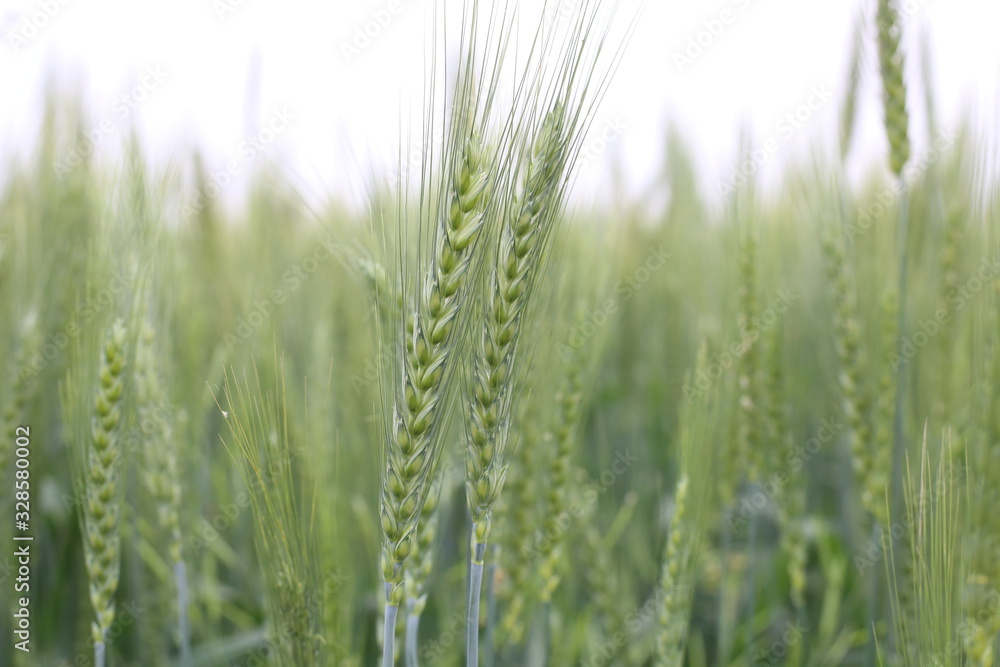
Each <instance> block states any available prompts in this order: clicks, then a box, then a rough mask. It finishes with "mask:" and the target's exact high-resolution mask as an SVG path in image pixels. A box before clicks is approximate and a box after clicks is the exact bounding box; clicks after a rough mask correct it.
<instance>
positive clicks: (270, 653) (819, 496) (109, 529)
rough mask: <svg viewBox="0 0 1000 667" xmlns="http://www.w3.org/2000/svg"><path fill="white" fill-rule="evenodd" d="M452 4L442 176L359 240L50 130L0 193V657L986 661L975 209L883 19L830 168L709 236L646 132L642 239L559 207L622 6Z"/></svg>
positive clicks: (734, 213)
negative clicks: (869, 124)
mask: <svg viewBox="0 0 1000 667" xmlns="http://www.w3.org/2000/svg"><path fill="white" fill-rule="evenodd" d="M461 4H462V9H461V12H459V14H456V15H452V14H450V12H449V11H444V12H442V13H441V14H440V15H439V14H437V13H435V15H434V17H433V20H432V23H431V25H432V29H431V31H430V32H429V35H428V37H429V43H430V45H431V52H432V53H433V56H432V57H431V58H429V63H430V67H429V71H430V74H429V76H428V86H427V93H426V98H425V104H426V108H425V109H424V110H423V111H424V112H425V117H424V119H423V122H422V124H421V127H422V130H421V134H422V136H420V137H419V138H418V139H417V141H419V142H420V144H421V148H420V151H419V153H420V155H421V156H422V158H423V161H422V163H421V164H420V165H419V169H418V170H416V173H410V171H408V170H406V169H403V168H402V167H403V166H405V165H404V164H402V163H401V164H400V170H399V171H398V172H397V174H398V175H397V182H395V183H390V184H386V185H383V184H373V186H372V201H371V206H370V209H369V211H368V212H367V213H366V214H365V215H363V216H362V215H359V214H354V213H350V212H348V211H347V210H346V209H344V210H342V209H340V208H337V207H333V208H332V209H331V210H330V211H324V212H322V213H316V212H315V211H312V210H311V209H310V208H309V207H308V206H306V205H305V204H303V203H302V202H301V201H300V200H299V198H298V196H297V195H296V194H295V193H294V191H295V189H294V188H292V187H290V186H289V187H285V186H284V185H283V184H282V185H278V186H275V185H274V182H276V181H280V179H278V178H277V177H275V175H274V174H273V173H268V174H266V175H265V176H264V177H262V178H261V180H260V181H258V182H255V183H254V185H253V186H252V187H251V204H250V205H249V206H248V207H247V213H246V214H245V218H244V219H240V222H241V223H242V224H226V223H227V222H228V221H229V219H230V217H229V216H227V214H226V213H224V212H223V210H222V209H221V208H220V207H216V206H214V205H211V203H209V204H210V205H208V206H206V207H205V208H204V209H200V210H199V211H197V212H196V213H195V214H193V216H192V217H191V220H190V221H187V220H185V223H184V224H174V223H176V219H175V218H176V217H177V216H176V215H175V213H176V211H175V209H176V208H177V206H176V204H177V202H178V201H180V200H183V195H184V188H183V187H179V186H178V185H177V183H176V182H175V181H174V180H173V179H172V178H170V177H169V176H168V175H163V176H159V175H157V174H155V173H153V172H152V170H150V168H149V167H148V166H147V165H146V163H145V161H144V159H143V156H142V152H141V151H140V149H139V143H138V140H137V139H135V138H132V139H130V140H129V141H128V142H126V152H125V155H124V164H123V167H122V168H121V169H120V170H115V171H114V172H111V173H109V172H108V171H106V170H102V169H101V168H100V167H99V166H98V165H96V164H93V163H91V162H89V161H84V162H83V164H81V166H79V167H78V168H76V169H74V170H73V171H71V172H69V173H67V174H62V173H60V174H59V175H58V177H56V176H55V175H54V174H53V173H52V170H51V165H52V164H53V163H55V162H58V159H59V156H60V151H61V150H62V148H61V147H65V146H66V145H73V142H74V141H76V140H78V139H79V136H80V133H81V132H82V131H84V128H85V127H86V124H85V123H84V122H83V121H82V120H81V112H80V111H79V109H76V108H72V107H70V108H68V109H66V108H61V107H60V103H59V102H58V100H57V99H55V98H53V99H52V100H50V102H49V104H48V107H47V115H46V118H45V119H44V122H43V131H42V137H43V139H42V142H41V145H40V147H39V148H38V154H37V155H36V156H35V157H34V158H33V159H34V160H35V162H32V163H29V164H27V165H17V166H15V167H12V170H11V174H12V175H11V176H10V177H9V179H8V181H7V182H5V183H4V185H3V189H2V190H0V304H2V306H3V308H4V313H5V316H4V317H3V319H2V320H0V330H2V340H0V342H2V344H3V346H4V347H3V349H4V352H5V353H6V354H7V359H9V363H10V368H9V378H10V381H9V382H7V383H5V385H4V386H3V391H0V401H2V405H0V407H2V410H0V422H2V425H3V433H4V434H5V435H4V438H5V439H4V440H3V442H2V443H0V467H2V469H3V470H4V471H5V473H4V474H6V475H7V476H8V478H10V477H11V476H12V472H11V471H12V470H13V465H12V456H13V451H14V450H13V449H12V440H11V439H10V438H7V435H9V434H11V433H13V432H14V431H13V430H14V428H15V427H16V426H19V425H22V424H30V425H31V426H32V433H33V434H35V435H33V443H34V444H33V445H32V447H33V449H32V461H31V466H32V467H31V473H30V492H31V494H32V495H31V499H32V507H33V512H34V513H35V514H34V515H33V519H32V526H33V530H36V531H37V533H36V541H35V542H34V543H33V544H34V545H36V552H35V553H38V554H44V557H42V556H39V557H38V558H37V559H36V560H35V561H34V562H33V563H32V568H33V571H34V572H36V573H37V574H36V575H33V576H34V577H35V578H33V579H32V583H31V585H32V589H31V592H30V595H32V598H31V600H32V607H31V610H32V611H31V613H32V619H33V623H34V625H33V628H34V632H35V633H36V637H37V643H36V644H35V645H36V646H37V647H38V649H37V651H35V652H34V653H25V652H23V651H18V650H16V649H13V648H12V647H11V646H9V645H8V644H7V643H6V641H7V640H0V664H12V665H19V666H20V667H32V666H33V665H52V664H60V665H63V664H65V665H70V664H72V665H82V664H95V665H98V666H99V667H106V666H108V665H114V664H136V665H154V666H159V665H181V667H193V666H194V665H215V664H230V665H233V664H245V665H259V664H268V663H274V664H280V665H284V666H287V667H292V666H295V667H299V666H303V665H346V666H351V667H353V666H356V665H360V664H371V663H372V662H374V661H376V660H377V659H378V657H379V656H380V657H381V664H382V665H383V667H393V666H394V665H397V664H400V663H403V664H405V665H407V667H417V665H446V666H453V665H459V664H465V665H468V666H476V667H478V666H479V665H487V666H489V667H492V666H495V665H503V664H510V665H528V666H529V667H537V666H538V665H546V664H547V665H570V664H581V665H587V666H588V667H598V666H604V665H628V666H632V665H635V666H647V665H650V664H653V665H659V666H664V667H667V666H669V667H682V666H683V665H691V666H692V667H707V666H708V665H725V666H726V667H729V666H731V665H747V664H750V665H751V666H754V665H775V664H787V665H791V666H792V667H804V666H813V665H816V666H819V665H832V664H849V665H864V666H867V665H875V664H886V665H896V664H902V665H913V666H917V667H926V666H927V665H935V666H936V665H945V666H948V667H963V666H970V667H992V666H993V665H994V664H996V657H995V656H996V651H997V649H998V639H1000V513H998V512H997V511H996V507H997V502H998V501H1000V490H998V489H1000V472H998V471H1000V463H998V462H1000V418H998V415H1000V334H998V331H1000V318H998V316H997V313H998V312H1000V310H998V308H1000V277H998V274H1000V253H998V252H997V251H996V249H997V248H998V247H1000V246H998V245H997V234H996V230H997V229H998V228H1000V204H998V202H1000V196H997V194H998V193H1000V187H998V185H997V183H996V182H995V177H993V176H990V175H989V170H988V169H986V167H989V166H990V161H991V160H995V156H990V155H989V153H988V151H987V150H985V149H982V147H981V146H979V145H978V143H977V137H976V136H975V135H974V133H973V132H972V130H971V129H965V130H963V132H961V133H958V132H955V133H948V132H945V131H944V130H942V129H941V128H940V127H939V126H938V120H937V116H936V113H935V104H934V96H933V87H932V83H931V76H930V75H929V74H928V70H929V66H927V62H929V57H928V55H927V49H926V47H925V50H924V52H923V58H924V63H923V64H924V65H925V72H924V81H923V82H922V83H923V85H924V89H925V92H926V94H925V96H924V101H923V104H924V106H925V112H926V114H925V115H926V117H927V118H928V123H927V126H928V132H927V135H928V138H929V139H928V143H930V144H931V145H932V148H933V151H932V152H928V151H931V149H928V151H918V150H916V148H915V147H916V145H917V144H916V142H913V143H912V144H911V140H912V137H913V136H914V134H915V130H914V127H913V124H911V122H910V117H911V111H912V108H913V105H914V102H913V99H912V96H913V93H912V89H914V88H915V87H914V86H913V85H912V84H913V81H910V80H908V79H907V77H906V74H905V72H908V71H910V70H908V69H907V68H906V67H904V48H903V46H902V43H903V42H902V37H903V30H904V25H903V21H902V19H901V16H900V8H899V3H898V1H893V0H878V1H877V2H874V3H872V6H871V7H869V6H867V5H865V9H864V12H863V13H861V14H860V15H859V19H858V21H857V23H856V31H855V39H854V40H853V46H852V51H851V59H850V64H849V67H848V70H847V71H848V76H847V77H846V82H845V85H844V86H843V91H842V104H841V119H840V120H841V122H840V124H839V129H840V142H839V148H840V151H839V155H838V156H837V157H836V158H835V159H834V160H833V164H832V165H831V164H827V163H824V160H823V159H820V158H816V161H815V163H814V164H813V165H812V168H804V169H800V170H796V171H795V173H794V174H791V175H786V176H785V177H784V178H785V182H784V184H783V185H782V188H781V192H780V194H779V195H777V196H776V197H775V198H773V199H771V200H767V199H765V198H762V197H759V196H758V194H759V190H758V184H757V183H756V182H754V179H753V178H749V179H748V182H747V183H746V184H745V186H744V187H742V188H741V189H740V190H739V191H737V192H734V193H732V194H731V195H730V196H729V197H728V199H727V200H726V202H725V205H724V206H723V207H722V210H721V211H715V210H713V209H711V208H710V207H709V206H708V205H707V204H706V202H705V201H704V200H703V198H702V197H701V195H700V194H699V187H698V182H697V181H698V177H697V175H696V174H697V170H696V169H695V168H694V166H693V160H692V158H691V155H690V154H689V153H688V152H687V151H686V147H685V145H684V142H683V141H682V139H681V137H680V136H679V133H678V132H676V131H671V132H670V133H668V142H667V146H666V155H665V158H664V160H665V163H666V165H667V168H666V169H665V170H664V174H663V180H664V183H663V184H661V185H663V187H664V189H665V190H669V197H668V198H667V202H668V203H667V204H666V206H665V208H664V210H663V211H662V213H656V214H651V213H649V212H647V211H644V210H641V209H639V208H636V209H634V210H627V211H626V210H619V211H617V212H615V213H614V214H610V213H605V212H602V213H594V214H591V213H589V212H586V211H584V212H574V214H573V215H572V216H571V215H569V213H568V212H567V210H566V209H567V198H568V195H567V193H568V192H569V191H570V189H571V186H572V184H573V178H574V167H575V165H576V164H577V158H578V156H579V155H580V154H581V148H582V146H584V145H585V138H586V136H587V133H588V130H589V129H590V127H591V125H592V124H593V122H594V120H595V117H598V108H599V104H600V102H601V100H602V98H603V97H604V96H605V93H606V91H608V88H609V83H610V81H611V78H612V75H613V73H614V72H615V70H616V69H617V68H618V66H619V64H620V63H622V62H626V61H623V60H622V55H623V53H625V52H626V51H627V41H628V36H629V35H630V34H631V33H632V30H633V29H634V28H635V26H636V21H637V20H639V19H638V18H636V19H634V20H632V21H629V20H628V17H623V16H620V15H619V12H618V8H617V6H616V4H617V3H615V2H601V1H600V0H580V1H579V2H574V3H569V4H570V5H571V7H570V9H571V10H572V11H564V10H565V9H566V3H562V2H548V3H546V7H545V11H544V12H543V16H544V17H545V18H544V19H543V20H542V21H541V23H540V24H539V25H538V26H537V27H536V28H532V30H531V31H530V32H529V37H530V38H529V39H527V40H525V39H524V35H523V34H521V35H519V34H518V32H519V29H518V28H517V26H518V25H520V24H522V23H523V21H522V20H521V18H522V16H521V12H520V10H519V8H518V6H517V3H510V2H504V1H503V0H495V1H494V0H484V1H483V2H466V3H461ZM435 6H436V7H437V6H439V5H435ZM442 6H443V5H442ZM447 9H449V10H450V6H449V7H448V8H447ZM455 26H460V28H459V30H458V36H459V39H458V41H457V47H458V54H459V57H458V58H457V59H454V60H453V59H449V58H447V57H445V56H446V54H445V47H444V44H446V43H449V40H448V39H446V37H448V36H449V35H450V34H451V33H450V32H449V31H450V30H452V29H454V27H455ZM446 27H447V28H448V29H447V30H446ZM522 33H523V31H522ZM452 46H455V45H454V44H452ZM873 47H874V48H873ZM873 50H874V52H875V54H874V55H875V58H872V59H869V58H868V54H869V52H871V51H873ZM869 60H871V61H872V62H871V63H870V64H871V65H872V67H871V68H870V69H871V70H872V71H871V72H868V69H869V67H868V64H869ZM876 73H877V76H878V79H879V88H880V92H881V97H882V105H881V107H882V111H883V117H884V121H885V122H884V128H885V139H886V145H887V152H888V156H889V157H888V160H886V164H885V165H882V171H883V172H884V175H883V176H878V175H876V176H872V177H871V178H869V179H868V180H867V181H866V185H864V186H863V187H862V188H861V189H860V190H859V191H852V189H851V188H850V187H848V186H847V180H848V179H847V178H846V176H847V175H846V169H845V167H844V164H845V162H846V161H847V158H848V156H849V153H850V151H851V146H852V139H853V135H854V128H855V125H856V124H857V120H856V116H857V114H858V108H859V102H860V101H861V96H862V92H863V91H864V90H865V87H864V85H863V83H864V78H865V76H872V75H874V74H876ZM908 84H909V85H908ZM443 100H447V102H444V101H443ZM993 129H994V130H995V128H993ZM438 137H443V141H442V142H440V145H438V142H436V141H435V138H438ZM942 137H944V139H942ZM993 138H994V139H995V137H993ZM410 148H411V147H410V146H404V148H403V150H402V151H401V154H404V155H408V154H411V152H412V151H410V150H409V149H410ZM744 152H745V153H749V150H748V149H744ZM741 157H745V156H741ZM827 162H828V161H827ZM994 166H995V165H994ZM885 167H888V170H887V171H886V170H885ZM195 171H196V175H197V176H198V178H200V179H201V180H203V181H204V180H206V179H205V178H204V177H205V172H204V169H203V167H202V166H201V163H200V162H198V161H196V162H195ZM886 179H887V180H886ZM991 179H992V180H991ZM876 204H877V206H876ZM855 212H857V214H856V213H855ZM608 217H611V218H613V219H612V220H611V221H610V224H608V223H609V221H608V220H606V219H602V218H608ZM571 218H572V221H573V224H564V223H567V222H568V221H569V220H570V219H571ZM595 218H597V219H596V220H595ZM316 226H318V227H319V229H317V228H316ZM665 248H666V249H667V250H669V252H668V251H667V250H665ZM13 249H16V252H15V251H14V250H13ZM303 257H305V258H306V259H303ZM664 258H667V259H669V262H665V261H664ZM308 262H311V264H307V263H308ZM289 266H295V267H303V266H305V267H306V271H305V272H304V273H297V274H296V276H297V278H296V280H294V281H286V280H284V279H283V276H286V275H288V272H287V271H286V269H287V267H289ZM615 276H619V277H620V279H617V278H616V277H615ZM775 294H779V295H780V298H776V297H774V295H775ZM260 304H264V305H263V306H261V305H260ZM234 322H235V323H237V324H236V325H234ZM234 326H235V328H234ZM244 329H245V330H246V331H244ZM234 331H235V334H234ZM287 378H295V381H290V382H289V381H286V379H287ZM67 461H68V463H67ZM19 479H23V478H22V477H19ZM19 488H20V487H19ZM0 495H2V496H3V499H2V500H0V509H3V510H4V511H6V510H9V509H11V508H10V507H9V505H10V502H9V500H10V497H11V496H10V495H9V494H7V493H6V492H4V493H2V494H0ZM9 531H10V528H9V527H8V529H6V530H5V532H4V533H3V536H7V537H8V538H9ZM2 567H3V559H2V557H0V568H2ZM3 572H6V570H3V571H2V572H0V574H2V573H3ZM8 581H9V578H8V577H6V576H0V584H2V591H0V592H2V595H3V597H2V598H0V599H3V600H4V601H5V603H6V604H7V605H8V607H9V608H13V607H12V605H13V604H14V603H13V601H11V600H10V599H9V596H10V590H9V589H10V587H9V586H8V585H7V582H8ZM50 582H54V583H50ZM22 606H23V605H22ZM3 618H4V619H5V620H3V621H2V623H3V624H5V625H4V628H5V629H8V626H7V625H6V624H7V623H9V615H4V617H3ZM9 634H10V633H6V634H5V636H6V635H9ZM463 638H464V642H463V641H462V639H463Z"/></svg>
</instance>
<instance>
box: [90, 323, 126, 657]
mask: <svg viewBox="0 0 1000 667" xmlns="http://www.w3.org/2000/svg"><path fill="white" fill-rule="evenodd" d="M125 333H126V332H125V327H124V325H123V324H122V322H121V321H117V322H115V324H114V325H113V326H112V328H111V331H110V332H109V333H108V336H107V341H106V342H105V345H104V350H103V353H102V356H101V365H100V374H99V382H100V384H99V386H98V391H97V398H96V400H95V401H94V412H93V417H92V422H91V433H90V447H89V450H88V453H87V472H86V494H87V495H86V505H85V506H84V526H85V536H84V537H85V539H86V543H85V551H86V563H87V574H88V575H89V577H90V603H91V605H93V607H94V615H95V617H96V618H95V620H94V623H93V626H92V629H93V638H94V644H95V652H96V651H98V650H100V649H99V648H98V647H104V646H105V644H106V641H107V635H108V630H109V629H110V628H111V624H112V623H113V622H114V619H115V593H116V591H117V589H118V576H119V568H120V559H121V547H120V536H119V523H120V519H121V507H120V504H119V494H120V489H119V485H118V481H119V480H118V477H119V471H120V468H121V460H122V452H121V447H120V443H119V438H120V435H121V421H122V415H121V402H122V395H123V393H124V376H125ZM101 657H103V655H102V656H101ZM98 661H100V659H98Z"/></svg>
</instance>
